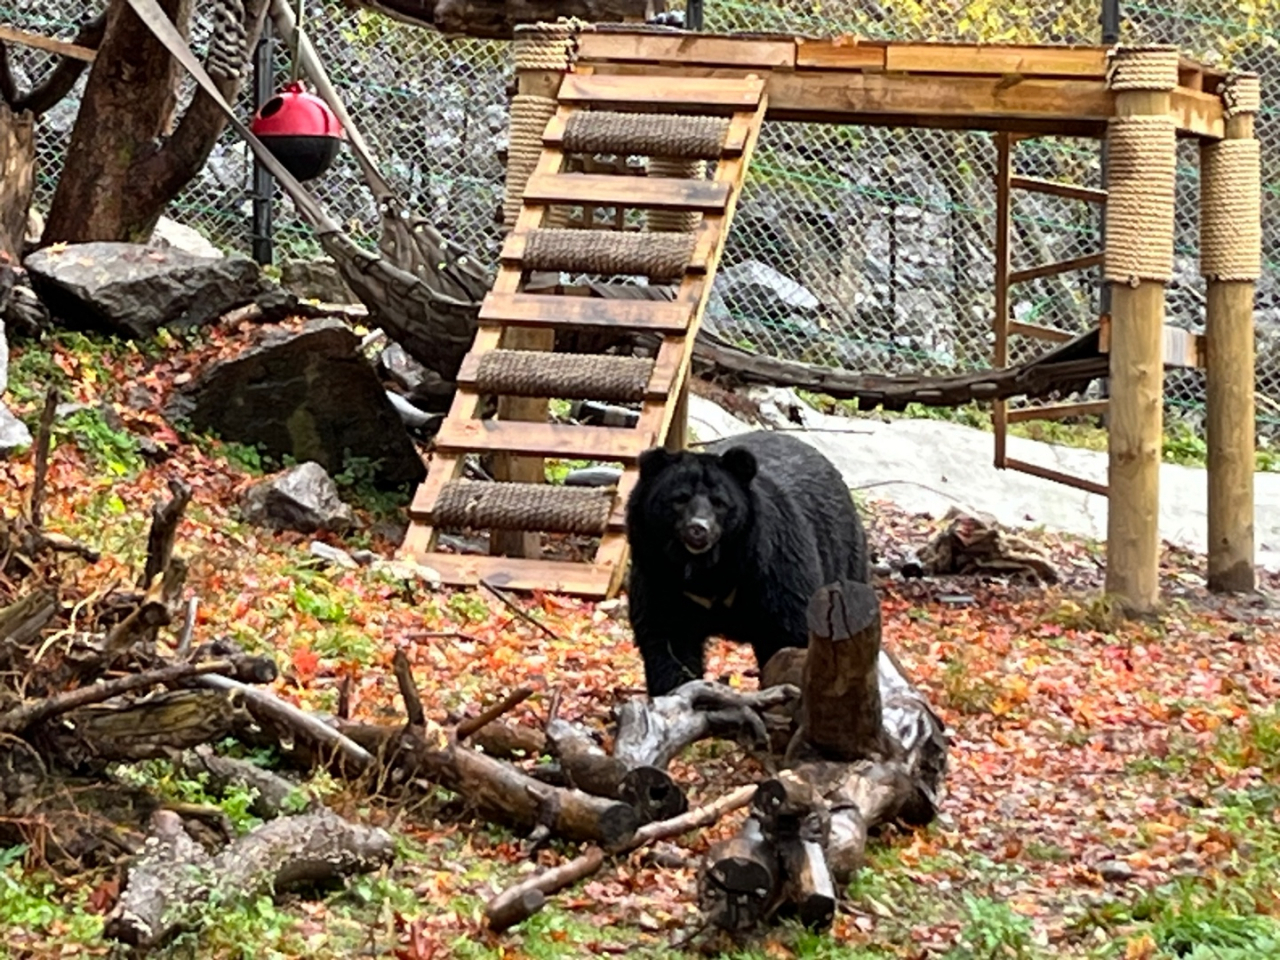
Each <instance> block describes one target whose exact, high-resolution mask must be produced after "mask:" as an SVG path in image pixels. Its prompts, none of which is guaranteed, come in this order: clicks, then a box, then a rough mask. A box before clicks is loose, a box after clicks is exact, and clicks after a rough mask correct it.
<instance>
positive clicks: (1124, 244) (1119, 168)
mask: <svg viewBox="0 0 1280 960" xmlns="http://www.w3.org/2000/svg"><path fill="white" fill-rule="evenodd" d="M1176 171H1177V128H1176V125H1175V122H1174V120H1173V118H1172V117H1158V116H1141V117H1115V118H1112V120H1111V121H1110V123H1109V125H1108V130H1107V207H1106V237H1107V249H1106V263H1105V266H1104V274H1105V276H1106V279H1107V280H1109V281H1112V282H1114V283H1127V284H1129V285H1131V286H1137V285H1138V283H1139V282H1140V281H1143V280H1155V281H1159V282H1160V283H1167V282H1168V281H1169V279H1170V278H1171V277H1172V276H1173V228H1174V208H1175V201H1176V195H1175V182H1174V181H1175V175H1176Z"/></svg>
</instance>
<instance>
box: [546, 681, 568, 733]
mask: <svg viewBox="0 0 1280 960" xmlns="http://www.w3.org/2000/svg"><path fill="white" fill-rule="evenodd" d="M563 695H564V687H563V686H558V687H556V688H555V690H554V691H552V693H551V703H550V704H548V705H547V722H546V726H548V727H549V726H551V724H552V723H553V722H554V721H555V720H558V719H559V718H560V698H561V697H562V696H563Z"/></svg>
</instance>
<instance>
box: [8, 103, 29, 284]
mask: <svg viewBox="0 0 1280 960" xmlns="http://www.w3.org/2000/svg"><path fill="white" fill-rule="evenodd" d="M35 186H36V138H35V118H34V117H33V115H32V114H31V113H29V112H23V113H14V112H13V111H12V110H10V109H9V107H8V106H7V105H6V104H5V103H4V102H3V101H0V254H6V255H8V257H9V259H10V260H11V261H12V262H14V263H17V262H20V261H21V260H22V244H23V240H24V239H25V237H26V235H27V214H28V211H29V210H30V209H31V195H32V193H33V192H34V190H35Z"/></svg>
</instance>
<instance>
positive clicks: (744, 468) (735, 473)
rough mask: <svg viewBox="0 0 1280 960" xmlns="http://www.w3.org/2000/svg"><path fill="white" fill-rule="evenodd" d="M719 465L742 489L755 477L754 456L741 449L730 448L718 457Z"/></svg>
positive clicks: (749, 484)
mask: <svg viewBox="0 0 1280 960" xmlns="http://www.w3.org/2000/svg"><path fill="white" fill-rule="evenodd" d="M720 464H721V466H723V467H724V468H725V469H726V470H728V471H729V474H730V476H732V477H733V478H734V479H735V480H737V481H738V482H739V483H740V484H742V485H743V486H744V487H749V486H751V481H752V480H754V479H755V476H756V455H755V454H754V453H752V452H751V451H750V450H746V449H744V448H742V447H730V448H729V449H728V450H726V451H725V452H724V453H722V454H721V455H720Z"/></svg>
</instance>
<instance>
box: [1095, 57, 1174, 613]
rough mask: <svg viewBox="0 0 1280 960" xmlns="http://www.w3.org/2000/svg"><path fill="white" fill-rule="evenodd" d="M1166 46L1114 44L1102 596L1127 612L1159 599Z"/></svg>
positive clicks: (1169, 228) (1169, 192) (1170, 126)
mask: <svg viewBox="0 0 1280 960" xmlns="http://www.w3.org/2000/svg"><path fill="white" fill-rule="evenodd" d="M1177 85H1178V54H1177V51H1176V50H1175V49H1173V48H1153V47H1148V48H1142V49H1121V50H1119V51H1117V53H1116V59H1115V63H1114V65H1113V73H1112V76H1111V88H1112V90H1113V91H1115V102H1116V116H1115V117H1114V118H1113V119H1112V120H1111V122H1110V126H1109V129H1108V134H1107V141H1108V142H1107V146H1108V160H1109V163H1108V170H1107V177H1108V183H1107V188H1108V197H1107V210H1106V237H1107V251H1106V265H1105V272H1106V279H1107V281H1108V282H1110V283H1111V284H1112V287H1111V291H1112V293H1111V296H1112V300H1111V357H1110V372H1111V405H1110V413H1111V428H1110V445H1109V447H1110V449H1109V465H1108V486H1109V488H1110V504H1109V507H1108V510H1107V578H1106V589H1107V592H1108V593H1110V594H1113V595H1114V596H1116V597H1117V598H1118V599H1119V600H1120V601H1121V604H1122V605H1123V606H1124V607H1125V609H1126V610H1127V612H1129V613H1134V614H1142V613H1148V612H1151V611H1152V610H1154V609H1155V607H1156V605H1157V602H1158V600H1159V592H1160V585H1159V564H1160V526H1159V519H1160V450H1161V445H1162V441H1163V427H1164V424H1163V413H1164V411H1163V399H1164V356H1163V349H1164V345H1163V330H1164V285H1165V283H1167V282H1168V280H1169V278H1170V277H1171V276H1172V273H1173V230H1174V206H1175V182H1174V181H1175V176H1176V165H1177V153H1176V150H1177V132H1176V127H1175V124H1174V121H1173V118H1172V117H1171V116H1170V105H1171V97H1170V93H1171V91H1173V90H1174V89H1175V88H1176V87H1177Z"/></svg>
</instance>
